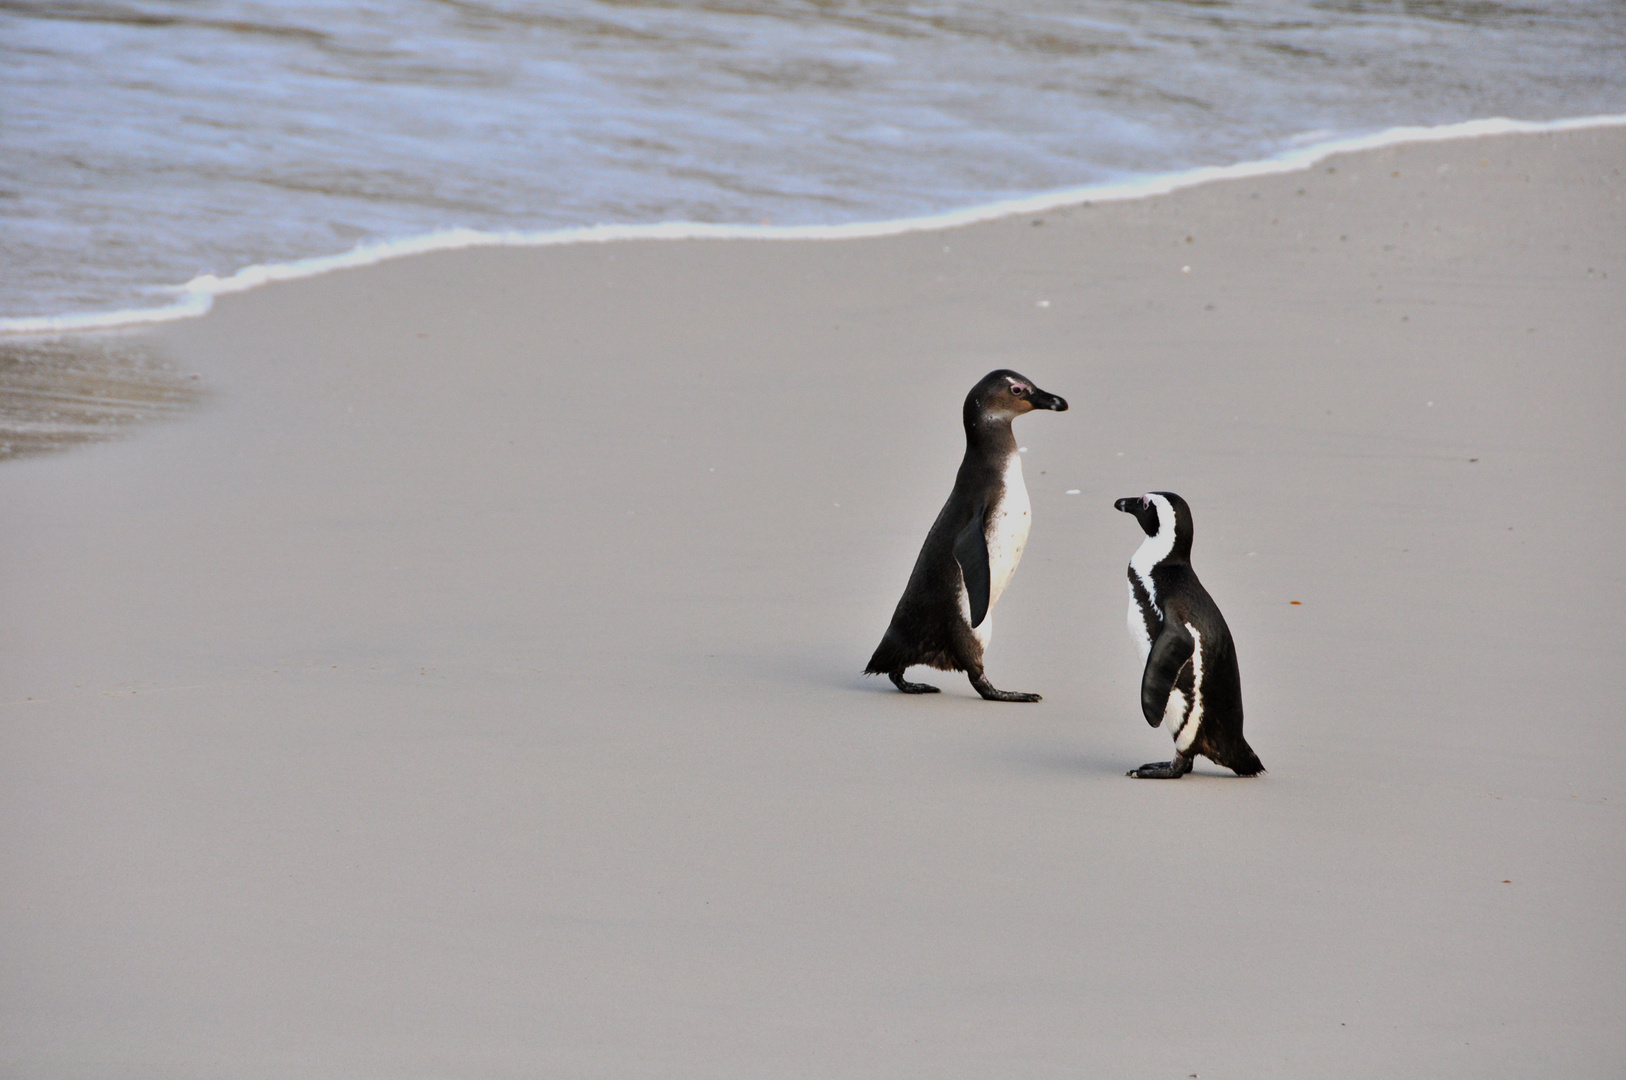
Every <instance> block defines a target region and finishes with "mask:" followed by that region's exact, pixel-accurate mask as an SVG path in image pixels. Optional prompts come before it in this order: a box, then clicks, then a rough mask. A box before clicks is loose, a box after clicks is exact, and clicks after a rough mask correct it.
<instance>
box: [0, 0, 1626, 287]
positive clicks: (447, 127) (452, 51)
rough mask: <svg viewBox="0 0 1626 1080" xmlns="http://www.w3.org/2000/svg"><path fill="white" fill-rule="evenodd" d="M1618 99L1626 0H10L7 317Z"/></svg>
mask: <svg viewBox="0 0 1626 1080" xmlns="http://www.w3.org/2000/svg"><path fill="white" fill-rule="evenodd" d="M1606 113H1626V0H1508V2H1502V0H1461V2H1450V0H1236V2H1225V0H1072V2H1063V0H1011V2H996V0H928V2H919V3H889V2H885V0H848V2H840V0H825V2H819V0H665V2H662V0H555V2H548V3H523V2H520V0H396V2H379V0H374V2H365V0H363V2H356V0H345V2H340V0H281V2H275V3H272V2H262V3H255V2H249V0H123V2H96V0H84V2H50V0H42V2H30V0H0V317H8V316H9V317H17V316H44V315H59V314H66V313H86V312H105V311H112V310H118V309H129V308H145V307H156V306H160V305H164V304H168V303H171V302H173V300H174V297H175V295H176V290H175V289H174V288H173V287H174V286H177V285H180V284H182V283H184V282H186V281H188V280H190V279H191V278H193V277H194V276H195V275H198V274H204V273H216V274H220V275H226V274H229V273H231V272H232V271H234V270H236V269H238V268H240V267H243V266H246V265H250V264H255V263H276V262H286V261H290V260H295V259H300V258H307V257H311V256H321V255H329V254H335V253H338V252H343V251H347V250H349V249H351V248H353V247H355V246H356V245H358V244H361V243H373V242H379V241H395V240H402V239H404V238H409V237H414V236H421V235H423V234H425V233H429V232H433V231H436V230H440V229H445V228H451V227H468V228H475V229H481V230H493V231H507V230H550V229H557V228H562V227H569V226H579V225H592V224H596V223H601V222H614V223H655V222H665V221H695V222H717V223H751V224H760V223H763V222H771V223H773V224H775V225H806V224H842V223H849V222H860V221H878V220H886V219H895V218H901V217H910V216H916V215H922V214H932V213H939V212H942V211H946V210H951V209H955V208H960V207H966V206H973V205H979V204H985V203H989V202H994V201H998V200H1003V199H1009V198H1013V197H1017V196H1021V195H1026V194H1032V193H1038V192H1044V191H1050V190H1055V189H1059V188H1069V187H1075V186H1078V185H1082V184H1088V183H1096V182H1104V181H1121V180H1124V179H1126V178H1131V177H1136V176H1144V175H1149V174H1157V173H1167V172H1172V171H1177V170H1181V169H1186V168H1190V167H1193V166H1198V165H1222V164H1230V163H1235V162H1241V161H1250V160H1257V159H1260V158H1265V157H1269V156H1271V155H1273V154H1277V153H1280V152H1282V151H1284V150H1286V149H1290V148H1292V147H1296V146H1302V145H1305V144H1307V143H1314V142H1319V141H1326V140H1330V139H1333V138H1336V137H1339V136H1346V135H1352V134H1362V133H1367V132H1373V131H1378V130H1381V129H1384V128H1388V127H1393V126H1396V125H1411V124H1442V123H1449V122H1454V121H1460V120H1468V119H1474V118H1482V117H1493V116H1506V117H1513V118H1517V119H1525V120H1553V119H1560V118H1564V117H1575V116H1589V115H1597V114H1606Z"/></svg>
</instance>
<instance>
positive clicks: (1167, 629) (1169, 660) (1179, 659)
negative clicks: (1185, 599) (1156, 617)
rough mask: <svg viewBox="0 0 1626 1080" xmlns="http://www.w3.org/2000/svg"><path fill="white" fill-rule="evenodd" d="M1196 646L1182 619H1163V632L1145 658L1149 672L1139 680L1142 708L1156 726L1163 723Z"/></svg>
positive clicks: (1149, 721) (1148, 719) (1149, 722)
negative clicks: (1176, 687) (1177, 680)
mask: <svg viewBox="0 0 1626 1080" xmlns="http://www.w3.org/2000/svg"><path fill="white" fill-rule="evenodd" d="M1196 648H1197V647H1196V643H1195V642H1193V641H1192V640H1191V634H1190V632H1189V631H1187V630H1186V628H1185V627H1184V626H1182V625H1181V624H1180V620H1179V619H1164V620H1163V632H1162V633H1161V634H1159V635H1158V636H1157V640H1156V641H1154V642H1153V643H1152V651H1151V653H1150V654H1149V655H1148V656H1147V657H1146V671H1145V673H1144V674H1142V675H1141V680H1140V711H1141V713H1142V714H1143V715H1144V716H1145V717H1146V722H1147V723H1148V724H1151V725H1152V726H1153V727H1157V726H1158V725H1159V724H1161V723H1163V710H1164V709H1165V708H1167V707H1168V704H1169V692H1170V691H1172V690H1173V689H1174V681H1175V680H1176V679H1178V678H1179V677H1180V669H1181V668H1183V667H1185V666H1186V663H1187V662H1188V661H1189V660H1190V659H1191V654H1192V653H1193V652H1195V651H1196Z"/></svg>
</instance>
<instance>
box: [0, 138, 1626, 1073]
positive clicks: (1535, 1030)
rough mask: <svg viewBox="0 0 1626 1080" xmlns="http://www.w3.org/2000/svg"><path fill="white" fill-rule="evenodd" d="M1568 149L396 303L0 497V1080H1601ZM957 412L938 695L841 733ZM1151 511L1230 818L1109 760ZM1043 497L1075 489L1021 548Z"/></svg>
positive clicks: (171, 340) (17, 463) (1618, 744)
mask: <svg viewBox="0 0 1626 1080" xmlns="http://www.w3.org/2000/svg"><path fill="white" fill-rule="evenodd" d="M1623 168H1626V129H1623V128H1619V127H1616V128H1599V129H1592V130H1584V131H1578V132H1571V133H1565V134H1551V135H1521V136H1498V137H1492V138H1477V139H1463V140H1457V141H1451V142H1441V143H1433V144H1425V145H1411V146H1398V147H1392V148H1388V149H1383V150H1375V151H1368V152H1363V153H1358V154H1349V155H1343V156H1340V157H1337V158H1334V159H1332V160H1329V161H1328V162H1326V163H1325V164H1323V165H1321V166H1318V167H1317V168H1315V169H1314V170H1313V171H1308V172H1301V173H1294V174H1287V175H1281V176H1275V177H1265V178H1259V179H1251V180H1236V181H1228V182H1224V183H1215V184H1209V185H1205V186H1202V187H1197V188H1192V189H1189V190H1186V191H1182V192H1177V193H1175V194H1172V195H1167V196H1161V197H1157V198H1148V199H1143V200H1138V201H1132V202H1120V203H1103V204H1100V205H1094V206H1078V207H1073V208H1069V209H1065V210H1058V211H1051V212H1047V213H1045V214H1043V215H1042V216H1037V217H1034V216H1027V217H1019V218H1009V219H1004V220H1000V221H995V222H989V223H984V224H979V225H975V226H970V227H966V228H960V229H952V230H944V231H937V232H927V233H918V234H913V235H906V236H898V237H892V238H885V239H867V240H857V241H841V242H833V241H832V242H815V241H740V240H729V241H701V240H689V241H670V242H650V241H644V242H627V243H614V244H593V245H588V244H583V245H576V246H571V247H556V248H547V249H533V250H526V249H504V250H484V251H463V252H445V253H439V254H434V255H426V256H421V257H416V258H411V259H403V260H400V261H396V262H392V263H387V264H383V265H379V266H376V267H372V268H368V269H363V270H354V271H347V272H343V273H335V274H330V275H326V276H322V277H317V278H311V279H308V280H304V281H297V282H291V283H285V284H280V285H275V286H270V287H266V288H263V289H259V290H256V291H252V292H248V293H244V294H240V295H235V296H227V297H224V298H222V299H221V300H220V302H219V303H218V304H217V306H216V307H215V309H214V310H213V312H211V313H210V314H209V315H208V316H206V317H204V318H201V319H197V320H192V321H187V322H177V323H173V324H169V325H167V326H165V327H163V328H160V329H157V330H152V331H148V332H146V333H145V335H144V336H143V338H142V342H143V345H144V347H147V348H150V349H151V350H154V351H156V352H158V353H161V354H162V355H164V356H165V357H167V358H168V360H169V362H171V363H172V364H174V365H175V366H176V370H177V371H179V372H183V373H196V374H198V375H199V376H200V378H199V380H197V383H198V384H199V386H200V387H201V391H200V392H201V396H202V401H203V404H201V405H200V406H198V407H197V408H195V409H193V410H192V411H190V412H189V413H187V414H186V415H184V416H182V417H180V418H178V419H173V420H170V421H167V422H164V423H157V424H150V425H144V426H143V427H142V429H141V430H140V431H139V432H138V433H137V434H135V435H134V436H133V437H131V438H128V439H125V440H123V441H119V442H111V443H102V444H98V445H92V446H85V447H81V448H78V449H73V450H69V451H63V452H58V453H51V454H43V455H38V456H32V457H28V458H25V459H19V460H14V461H10V462H5V463H3V464H0V505H3V506H4V507H5V535H6V543H5V544H4V545H0V589H3V596H4V603H3V605H0V639H3V653H0V655H3V660H0V732H3V739H4V743H3V748H0V824H3V829H0V866H3V867H4V871H5V872H4V873H3V874H0V971H3V972H4V974H3V975H0V1074H3V1075H4V1076H7V1077H17V1078H19V1080H21V1078H38V1077H51V1078H75V1080H78V1078H84V1080H114V1078H118V1080H126V1078H135V1077H140V1078H148V1077H150V1078H154V1080H171V1078H174V1080H182V1078H185V1080H194V1078H196V1080H204V1078H209V1080H215V1078H244V1080H261V1078H264V1080H286V1078H289V1077H295V1076H298V1077H309V1078H344V1080H350V1078H355V1080H363V1078H366V1080H378V1078H386V1077H387V1078H390V1080H407V1078H426V1080H427V1078H445V1077H456V1078H487V1077H490V1078H498V1077H502V1078H507V1077H513V1078H520V1077H525V1078H534V1077H550V1078H553V1077H559V1078H563V1077H572V1078H575V1077H582V1078H604V1080H634V1078H641V1077H649V1078H656V1077H660V1078H670V1077H695V1078H716V1077H741V1078H745V1077H753V1078H757V1077H762V1078H766V1077H791V1076H805V1077H828V1078H843V1080H847V1078H865V1077H876V1078H880V1077H916V1076H918V1077H962V1076H963V1077H968V1078H970V1077H977V1078H983V1077H990V1076H1017V1077H1045V1078H1049V1077H1056V1078H1061V1077H1068V1078H1075V1077H1097V1076H1098V1077H1172V1078H1178V1080H1185V1078H1188V1077H1191V1076H1199V1077H1200V1078H1201V1080H1219V1078H1230V1077H1234V1078H1237V1080H1257V1078H1263V1077H1361V1078H1371V1077H1383V1076H1419V1077H1422V1076H1426V1077H1464V1078H1466V1077H1473V1078H1485V1077H1510V1078H1511V1077H1531V1076H1555V1077H1558V1076H1561V1077H1569V1078H1585V1077H1598V1078H1603V1077H1613V1076H1618V1075H1619V1071H1620V1069H1621V1064H1622V1062H1623V1061H1626V1028H1623V1027H1622V1025H1621V1022H1620V1016H1621V1013H1622V1009H1623V1007H1626V780H1623V779H1622V770H1621V768H1620V762H1621V761H1622V759H1623V756H1626V731H1623V725H1622V720H1623V713H1626V710H1623V707H1622V704H1621V701H1622V694H1623V693H1626V674H1623V673H1626V664H1623V663H1622V660H1621V657H1620V653H1621V649H1620V647H1619V645H1618V644H1617V643H1616V642H1615V641H1614V639H1613V632H1614V630H1613V628H1614V627H1615V626H1616V625H1617V624H1618V623H1619V622H1620V614H1619V611H1620V608H1621V607H1622V605H1623V604H1626V575H1623V572H1622V570H1621V567H1620V562H1619V556H1620V553H1621V551H1622V548H1623V544H1622V540H1621V536H1622V531H1623V530H1626V505H1623V502H1622V499H1621V494H1622V492H1623V491H1626V426H1623V424H1622V421H1621V418H1620V409H1621V405H1622V403H1623V402H1626V364H1623V363H1622V352H1623V350H1622V342H1626V244H1623V241H1626V177H1623V176H1622V169H1623ZM995 367H1011V368H1015V369H1016V370H1018V371H1021V372H1023V373H1024V374H1026V375H1028V376H1030V377H1031V378H1033V379H1034V380H1035V381H1036V382H1037V383H1038V384H1039V385H1040V386H1042V387H1044V388H1045V389H1046V390H1050V391H1053V392H1055V393H1058V394H1061V395H1064V396H1065V397H1066V398H1067V399H1068V400H1069V401H1070V403H1071V405H1072V408H1071V410H1070V411H1068V412H1066V413H1062V414H1039V415H1034V416H1030V417H1025V418H1023V419H1021V420H1019V421H1018V423H1017V426H1016V432H1017V436H1018V439H1019V441H1020V442H1021V444H1022V445H1023V446H1025V447H1026V448H1027V450H1026V453H1025V455H1024V463H1025V470H1026V476H1027V483H1028V487H1029V491H1030V493H1031V498H1032V503H1033V513H1034V519H1035V523H1034V527H1033V532H1032V535H1031V538H1030V541H1029V544H1028V548H1027V552H1026V554H1025V556H1024V558H1023V562H1022V565H1021V568H1020V570H1019V572H1018V573H1017V574H1016V577H1015V580H1014V582H1013V584H1012V585H1011V587H1010V589H1009V591H1008V592H1007V593H1006V595H1005V597H1004V599H1003V600H1002V601H1001V603H1000V605H999V608H998V611H997V615H996V616H995V620H996V626H997V630H996V633H995V635H994V640H993V644H992V646H991V648H990V650H989V654H988V672H989V676H990V678H991V679H992V681H993V682H994V683H995V684H996V685H998V686H1002V687H1008V688H1012V689H1020V690H1033V691H1038V692H1040V693H1042V694H1043V695H1044V700H1043V702H1041V703H1038V704H1034V705H1014V704H995V703H988V702H984V701H982V700H981V699H979V698H977V697H976V695H975V694H974V692H973V691H972V690H971V688H970V686H969V685H968V683H967V682H966V680H965V678H964V677H963V676H961V675H957V674H956V675H949V674H943V673H937V672H929V673H928V672H925V671H923V670H922V669H915V673H914V674H915V677H920V678H925V679H927V680H928V681H935V682H937V683H938V684H939V685H941V686H942V687H943V688H944V691H945V692H944V693H942V694H940V695H934V696H931V697H925V698H912V697H906V696H904V695H900V694H898V693H896V692H895V691H893V690H892V688H891V687H890V686H889V685H888V684H887V683H886V681H885V680H884V679H873V678H872V679H865V678H863V677H862V676H860V675H859V672H860V670H861V669H862V668H863V666H864V662H865V660H866V659H867V658H868V656H869V653H870V650H871V649H873V648H874V646H875V644H876V642H877V641H878V640H879V638H880V635H881V632H882V631H883V629H884V628H885V627H886V624H887V619H888V617H889V615H890V613H891V610H892V606H893V604H894V603H895V602H896V601H897V598H898V595H899V593H900V591H901V590H902V588H903V585H904V582H905V580H906V578H907V577H908V573H909V569H910V565H911V563H912V560H913V558H914V555H915V552H916V550H917V549H918V547H919V544H920V541H921V539H922V538H923V537H924V535H925V531H926V529H927V527H928V526H929V525H930V523H931V521H932V519H933V517H934V515H935V514H936V513H937V510H938V508H939V507H940V506H941V504H942V501H943V499H944V497H945V496H946V495H947V493H948V490H949V487H950V485H951V483H952V481H953V477H954V471H955V468H956V466H957V465H958V462H959V457H960V453H961V450H962V447H963V436H962V433H961V430H960V424H959V408H960V402H961V400H962V398H963V397H964V395H965V393H966V391H967V389H968V388H969V387H970V386H971V385H972V383H974V382H975V381H976V380H977V379H978V378H979V377H980V376H981V375H983V374H984V373H985V372H986V371H988V370H989V369H991V368H995ZM1151 489H1167V490H1173V491H1176V492H1178V493H1180V494H1181V495H1183V496H1184V497H1185V498H1186V499H1187V500H1188V501H1189V502H1190V504H1191V506H1192V509H1193V512H1194V515H1195V521H1196V540H1195V547H1194V553H1193V563H1194V565H1195V568H1196V570H1197V572H1198V573H1199V574H1200V575H1201V576H1202V579H1203V581H1204V583H1205V584H1206V585H1207V587H1208V589H1209V591H1210V592H1211V593H1212V594H1213V596H1214V597H1215V599H1216V600H1217V601H1218V603H1219V605H1220V608H1221V609H1222V610H1223V611H1224V613H1225V615H1226V617H1227V619H1228V621H1229V623H1230V626H1231V629H1232V631H1233V633H1234V635H1235V638H1236V641H1237V646H1238V650H1239V653H1240V657H1241V670H1242V680H1243V690H1244V694H1245V698H1246V703H1247V734H1248V738H1249V741H1250V742H1251V743H1252V745H1253V747H1254V748H1255V749H1256V750H1257V751H1258V753H1259V755H1260V757H1261V758H1262V759H1263V761H1264V763H1265V765H1266V767H1267V768H1268V770H1269V772H1268V773H1267V774H1266V775H1265V776H1263V777H1261V778H1259V779H1256V780H1241V779H1238V778H1235V777H1232V776H1230V775H1229V774H1228V773H1227V772H1226V771H1225V770H1222V769H1219V768H1217V767H1215V766H1214V765H1213V764H1212V763H1209V762H1206V761H1203V762H1199V763H1198V766H1197V771H1196V773H1195V774H1193V775H1191V776H1188V777H1186V778H1185V779H1183V780H1180V781H1178V782H1153V781H1136V780H1131V779H1127V778H1126V777H1125V776H1124V771H1125V770H1126V769H1129V768H1131V767H1134V766H1136V765H1139V764H1140V763H1142V762H1145V761H1150V760H1154V759H1159V758H1164V757H1167V752H1168V748H1169V740H1168V736H1167V734H1166V733H1165V732H1164V731H1162V730H1156V731H1154V730H1151V729H1149V728H1148V727H1147V726H1146V724H1145V723H1144V721H1143V720H1142V719H1141V718H1140V715H1139V709H1138V699H1137V693H1138V690H1137V688H1138V685H1139V675H1140V670H1139V663H1138V660H1137V655H1136V652H1135V648H1134V645H1133V644H1132V642H1131V640H1130V638H1129V634H1128V632H1127V630H1126V628H1125V624H1124V603H1125V586H1124V568H1125V565H1126V563H1127V561H1128V559H1129V556H1130V554H1131V553H1132V552H1133V551H1134V549H1135V547H1136V545H1137V543H1138V542H1139V538H1140V536H1139V532H1138V530H1137V529H1136V527H1135V523H1134V522H1133V521H1132V520H1130V519H1129V518H1128V517H1126V516H1125V515H1123V514H1119V513H1116V512H1114V510H1113V508H1112V503H1113V500H1114V499H1116V498H1118V497H1121V496H1126V495H1135V494H1139V493H1141V492H1143V491H1147V490H1151ZM1075 491H1076V492H1077V493H1076V494H1073V493H1072V492H1075Z"/></svg>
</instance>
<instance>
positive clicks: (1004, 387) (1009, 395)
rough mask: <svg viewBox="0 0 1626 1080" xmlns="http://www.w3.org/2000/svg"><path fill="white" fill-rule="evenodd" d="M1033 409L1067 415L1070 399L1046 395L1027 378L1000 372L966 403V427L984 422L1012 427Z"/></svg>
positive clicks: (985, 378)
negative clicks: (1009, 424) (1015, 421)
mask: <svg viewBox="0 0 1626 1080" xmlns="http://www.w3.org/2000/svg"><path fill="white" fill-rule="evenodd" d="M1034 409H1049V410H1051V411H1052V412H1066V411H1067V399H1066V398H1060V397H1057V396H1056V395H1055V394H1047V393H1045V392H1044V391H1043V390H1040V389H1039V388H1038V387H1037V386H1035V385H1034V384H1033V380H1032V379H1030V378H1028V377H1027V376H1025V375H1018V374H1017V373H1016V372H1014V371H1009V370H1007V369H1005V368H1001V369H999V370H998V371H990V372H989V373H988V374H986V375H984V376H983V377H982V381H981V382H979V383H977V385H976V386H973V387H972V388H971V393H969V394H967V395H966V399H965V419H966V423H967V424H971V423H976V422H982V423H988V422H994V423H1006V424H1008V423H1010V422H1011V421H1012V420H1014V419H1016V418H1017V417H1018V416H1021V415H1022V414H1023V413H1026V412H1032V411H1033V410H1034Z"/></svg>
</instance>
